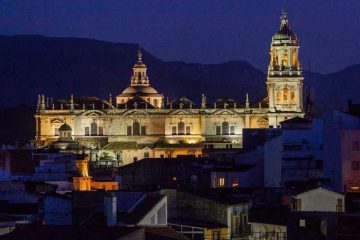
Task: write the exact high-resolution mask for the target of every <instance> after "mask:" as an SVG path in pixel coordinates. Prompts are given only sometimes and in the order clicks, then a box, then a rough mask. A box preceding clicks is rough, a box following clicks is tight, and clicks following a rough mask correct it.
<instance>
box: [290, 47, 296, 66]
mask: <svg viewBox="0 0 360 240" xmlns="http://www.w3.org/2000/svg"><path fill="white" fill-rule="evenodd" d="M291 55H292V65H293V66H296V50H293V51H292V53H291Z"/></svg>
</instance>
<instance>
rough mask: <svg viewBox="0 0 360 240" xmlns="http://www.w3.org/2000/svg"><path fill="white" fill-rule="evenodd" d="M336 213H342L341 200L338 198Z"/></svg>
mask: <svg viewBox="0 0 360 240" xmlns="http://www.w3.org/2000/svg"><path fill="white" fill-rule="evenodd" d="M336 211H337V212H343V200H342V198H338V200H337V205H336Z"/></svg>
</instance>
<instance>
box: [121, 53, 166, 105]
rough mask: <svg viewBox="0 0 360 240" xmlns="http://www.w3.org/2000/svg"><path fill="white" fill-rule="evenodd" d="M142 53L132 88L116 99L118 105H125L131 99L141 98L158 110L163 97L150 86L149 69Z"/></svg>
mask: <svg viewBox="0 0 360 240" xmlns="http://www.w3.org/2000/svg"><path fill="white" fill-rule="evenodd" d="M142 56H143V55H142V51H141V49H140V48H139V50H138V52H137V58H138V60H137V62H136V63H135V64H134V67H133V74H132V76H131V78H130V86H129V87H127V88H126V89H125V90H124V91H123V92H122V93H121V94H119V95H118V96H117V97H116V103H117V104H125V103H126V102H127V101H129V100H130V99H132V98H134V97H136V96H139V97H141V98H142V99H144V100H145V101H147V102H148V103H150V104H152V105H153V106H154V107H156V108H160V107H161V102H162V95H161V94H159V93H158V92H157V91H156V90H155V89H154V88H153V87H151V86H150V80H149V77H148V76H147V73H146V72H147V67H146V65H145V63H143V61H142Z"/></svg>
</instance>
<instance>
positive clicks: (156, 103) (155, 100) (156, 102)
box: [153, 98, 158, 107]
mask: <svg viewBox="0 0 360 240" xmlns="http://www.w3.org/2000/svg"><path fill="white" fill-rule="evenodd" d="M153 104H154V106H155V107H158V100H157V99H156V98H155V99H154V101H153Z"/></svg>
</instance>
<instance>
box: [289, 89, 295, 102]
mask: <svg viewBox="0 0 360 240" xmlns="http://www.w3.org/2000/svg"><path fill="white" fill-rule="evenodd" d="M290 100H291V103H295V92H294V91H291V93H290Z"/></svg>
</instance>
